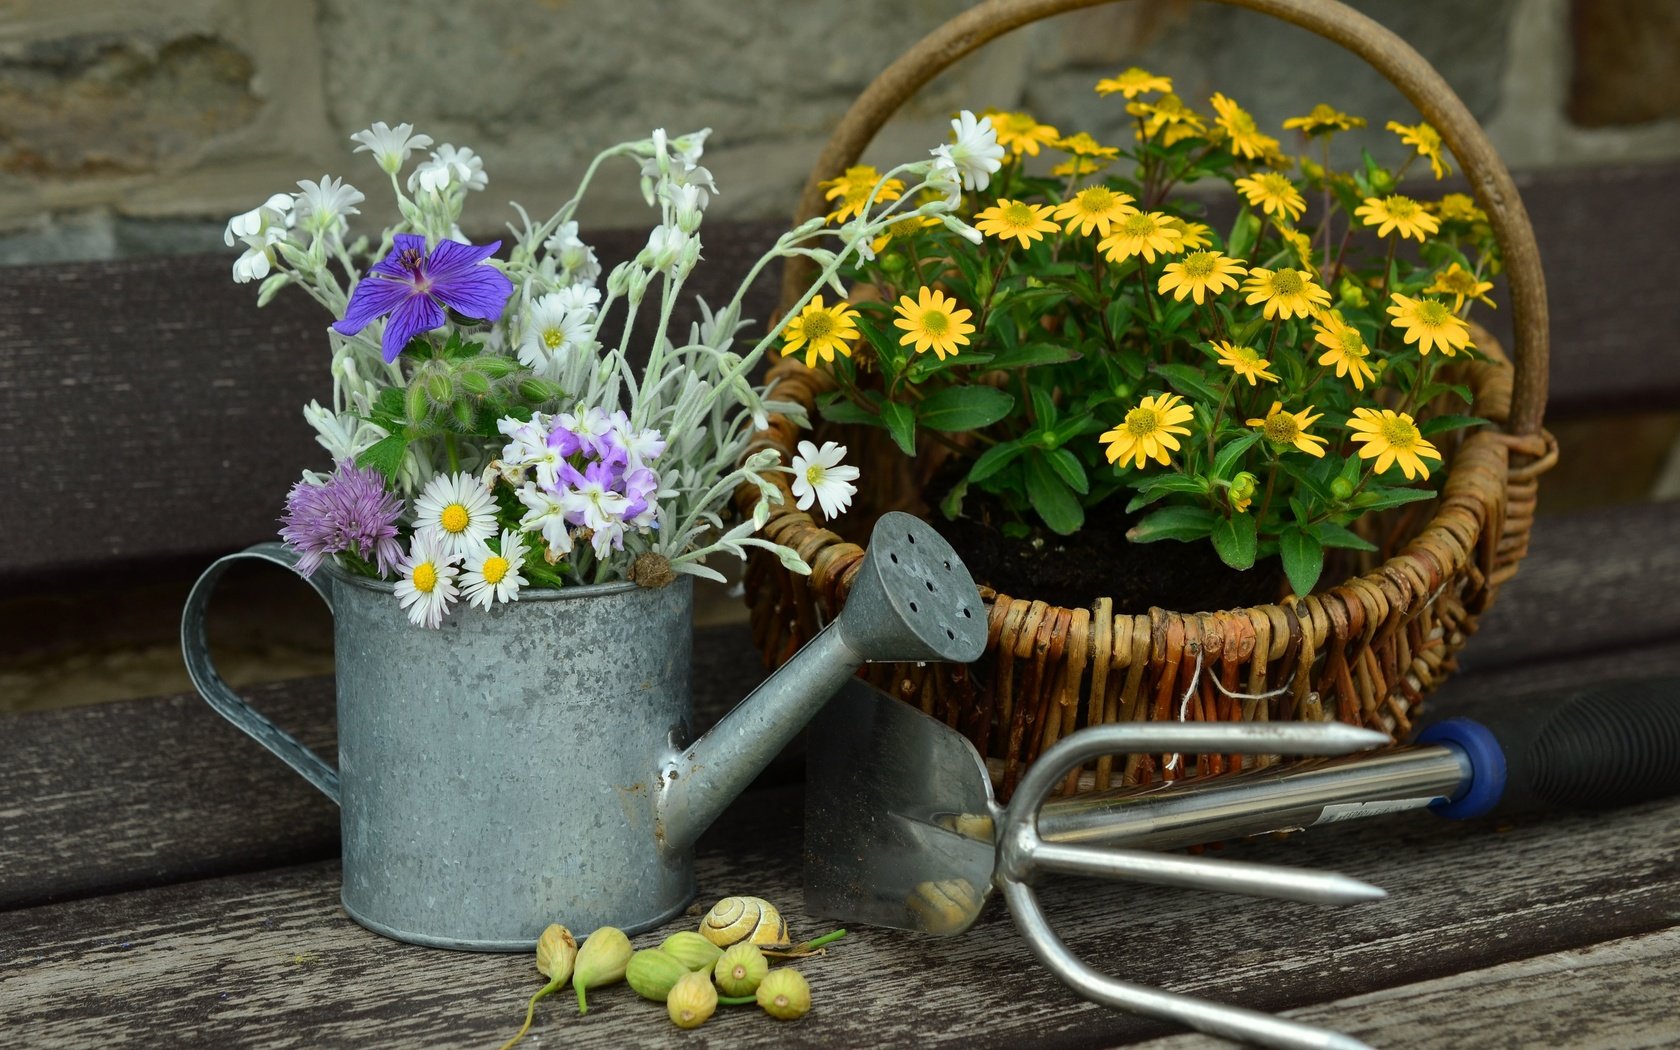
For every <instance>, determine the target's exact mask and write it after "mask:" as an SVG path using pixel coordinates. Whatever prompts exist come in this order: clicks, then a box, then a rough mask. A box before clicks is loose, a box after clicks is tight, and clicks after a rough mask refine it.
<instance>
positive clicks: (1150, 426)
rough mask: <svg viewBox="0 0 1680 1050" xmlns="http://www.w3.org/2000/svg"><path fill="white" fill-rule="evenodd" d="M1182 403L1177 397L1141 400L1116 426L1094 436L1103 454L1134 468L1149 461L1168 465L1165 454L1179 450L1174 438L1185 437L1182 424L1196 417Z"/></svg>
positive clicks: (1166, 395)
mask: <svg viewBox="0 0 1680 1050" xmlns="http://www.w3.org/2000/svg"><path fill="white" fill-rule="evenodd" d="M1182 400H1183V398H1181V397H1179V396H1178V395H1177V394H1160V395H1155V396H1151V397H1146V398H1144V399H1143V400H1142V401H1141V402H1139V403H1138V406H1137V407H1136V408H1134V409H1132V410H1131V411H1130V412H1127V413H1126V418H1125V419H1124V420H1122V421H1121V423H1120V425H1119V426H1117V427H1115V428H1114V429H1113V430H1109V431H1105V432H1104V433H1102V434H1101V435H1099V436H1098V437H1097V440H1098V441H1099V442H1101V443H1102V444H1103V445H1104V446H1105V447H1104V448H1103V455H1104V456H1106V457H1107V458H1108V461H1109V462H1110V463H1125V462H1126V461H1128V460H1130V461H1131V465H1132V466H1134V467H1141V466H1143V465H1144V464H1145V463H1146V462H1148V461H1149V460H1151V459H1153V460H1154V461H1155V462H1157V463H1159V464H1161V465H1162V466H1163V467H1165V466H1169V465H1171V463H1172V460H1171V459H1169V458H1168V456H1167V452H1168V451H1169V450H1176V449H1177V448H1178V438H1176V437H1174V436H1173V435H1174V434H1177V435H1179V436H1181V437H1188V436H1189V435H1190V428H1189V427H1186V426H1183V424H1185V423H1188V422H1190V420H1191V419H1192V418H1193V417H1194V416H1195V414H1196V413H1195V411H1194V410H1193V409H1192V408H1191V407H1190V406H1189V405H1181V404H1179V402H1180V401H1182Z"/></svg>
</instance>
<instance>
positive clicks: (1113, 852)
mask: <svg viewBox="0 0 1680 1050" xmlns="http://www.w3.org/2000/svg"><path fill="white" fill-rule="evenodd" d="M1030 863H1031V866H1032V868H1033V870H1035V871H1043V872H1049V873H1054V874H1059V875H1086V876H1095V877H1098V878H1109V879H1126V880H1129V881H1132V882H1146V883H1150V884H1152V885H1156V886H1177V887H1180V888H1182V889H1187V890H1211V891H1213V892H1216V893H1241V894H1244V895H1246V896H1250V897H1269V898H1272V899H1275V900H1286V901H1303V902H1305V903H1308V904H1358V903H1361V902H1364V901H1373V900H1381V899H1382V898H1384V897H1386V896H1388V893H1387V892H1386V891H1384V890H1383V889H1382V888H1381V887H1379V886H1373V885H1371V884H1370V883H1368V882H1361V881H1360V880H1358V879H1354V878H1349V877H1348V876H1346V875H1338V874H1336V873H1334V872H1328V871H1312V870H1310V869H1305V868H1285V867H1282V866H1280V865H1276V864H1254V863H1250V862H1248V861H1240V860H1215V859H1213V858H1210V857H1180V856H1174V855H1172V854H1166V853H1151V852H1149V851H1147V850H1132V849H1092V848H1089V847H1081V846H1060V845H1057V844H1055V843H1051V842H1040V843H1039V844H1038V845H1036V846H1035V847H1034V848H1033V851H1032V856H1031V858H1030Z"/></svg>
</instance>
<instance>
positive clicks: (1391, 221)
mask: <svg viewBox="0 0 1680 1050" xmlns="http://www.w3.org/2000/svg"><path fill="white" fill-rule="evenodd" d="M1353 213H1354V214H1355V215H1357V216H1359V217H1360V218H1361V219H1364V220H1365V225H1367V226H1376V227H1378V229H1377V236H1378V237H1387V236H1388V232H1389V231H1390V230H1398V231H1399V233H1400V236H1402V237H1416V238H1417V239H1418V241H1419V243H1421V242H1423V241H1426V240H1428V239H1429V234H1432V233H1437V232H1439V231H1440V229H1441V222H1440V220H1439V219H1437V218H1435V216H1433V215H1431V214H1429V213H1428V212H1426V211H1424V210H1423V205H1421V204H1419V203H1418V202H1417V201H1415V200H1412V199H1411V198H1410V197H1402V196H1401V195H1400V194H1398V193H1396V194H1392V195H1390V196H1387V197H1366V198H1365V203H1364V204H1361V205H1360V206H1359V207H1357V208H1355V209H1353Z"/></svg>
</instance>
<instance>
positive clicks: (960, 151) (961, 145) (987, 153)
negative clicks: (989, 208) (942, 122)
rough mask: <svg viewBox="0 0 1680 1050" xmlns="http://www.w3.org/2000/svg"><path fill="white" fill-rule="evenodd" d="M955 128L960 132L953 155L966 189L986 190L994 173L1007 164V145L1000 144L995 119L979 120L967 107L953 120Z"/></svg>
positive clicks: (952, 157)
mask: <svg viewBox="0 0 1680 1050" xmlns="http://www.w3.org/2000/svg"><path fill="white" fill-rule="evenodd" d="M951 130H952V131H955V132H956V133H957V141H956V142H955V143H954V144H952V146H951V152H950V157H951V161H952V163H954V164H956V166H957V171H959V172H960V173H961V174H962V184H963V188H964V189H969V190H983V189H985V188H986V186H987V185H988V184H989V183H990V182H991V181H992V172H994V171H996V170H998V169H999V168H1001V167H1003V147H1002V146H1000V145H998V140H997V132H996V131H994V130H993V129H992V118H991V117H981V118H980V119H979V120H976V119H974V114H973V113H971V112H969V111H968V110H966V109H965V110H963V111H962V112H961V113H959V114H958V115H957V118H956V119H955V120H953V121H951Z"/></svg>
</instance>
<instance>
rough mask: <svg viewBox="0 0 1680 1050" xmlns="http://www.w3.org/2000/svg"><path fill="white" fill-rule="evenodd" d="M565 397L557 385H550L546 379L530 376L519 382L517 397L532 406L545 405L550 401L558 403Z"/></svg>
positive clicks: (564, 393)
mask: <svg viewBox="0 0 1680 1050" xmlns="http://www.w3.org/2000/svg"><path fill="white" fill-rule="evenodd" d="M565 395H566V392H565V391H564V390H561V389H560V385H559V384H558V383H551V382H549V381H548V380H546V379H538V378H536V377H535V376H532V377H531V378H529V379H521V380H520V381H519V396H520V398H521V399H523V400H524V401H527V402H529V403H530V404H533V405H545V404H548V403H549V402H551V401H558V400H560V399H561V398H562V397H564V396H565Z"/></svg>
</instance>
